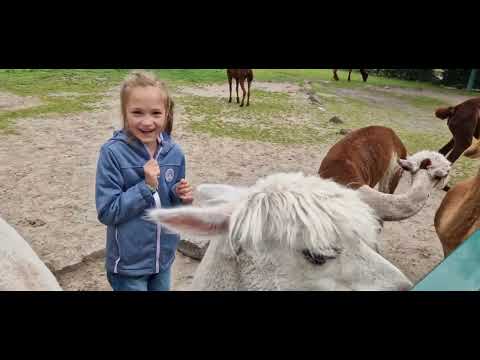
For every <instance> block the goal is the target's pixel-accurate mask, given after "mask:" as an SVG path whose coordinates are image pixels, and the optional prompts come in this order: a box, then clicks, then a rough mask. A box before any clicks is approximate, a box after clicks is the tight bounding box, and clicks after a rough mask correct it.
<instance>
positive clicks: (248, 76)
mask: <svg viewBox="0 0 480 360" xmlns="http://www.w3.org/2000/svg"><path fill="white" fill-rule="evenodd" d="M227 77H228V85H229V87H230V98H229V100H228V102H229V103H231V102H232V79H235V83H236V89H237V104H238V103H239V102H240V98H239V97H238V84H239V83H240V86H241V87H242V92H243V96H242V103H241V104H240V106H243V103H244V101H245V80H247V86H248V95H247V106H248V105H250V85H251V83H252V81H253V71H252V69H227Z"/></svg>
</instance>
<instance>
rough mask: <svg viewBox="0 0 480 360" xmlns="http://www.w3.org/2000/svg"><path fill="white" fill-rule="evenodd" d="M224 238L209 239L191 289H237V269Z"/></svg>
mask: <svg viewBox="0 0 480 360" xmlns="http://www.w3.org/2000/svg"><path fill="white" fill-rule="evenodd" d="M225 241H226V239H223V238H222V239H214V240H211V241H210V243H209V245H208V248H207V251H206V252H205V255H204V256H203V258H202V261H201V263H200V265H199V266H198V268H197V271H196V272H195V277H194V279H193V282H192V286H191V288H192V290H207V291H212V290H238V288H239V286H240V285H239V277H240V275H239V269H238V264H237V262H236V260H235V258H234V257H233V256H229V255H228V253H227V250H226V245H225Z"/></svg>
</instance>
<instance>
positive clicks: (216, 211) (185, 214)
mask: <svg viewBox="0 0 480 360" xmlns="http://www.w3.org/2000/svg"><path fill="white" fill-rule="evenodd" d="M146 218H147V219H148V220H150V221H153V222H156V223H158V224H161V225H163V226H164V227H166V228H167V229H168V230H170V231H173V232H176V233H181V234H184V235H190V236H206V237H210V236H217V235H223V234H226V233H227V232H228V226H229V222H230V213H229V210H228V208H226V207H210V208H198V207H193V206H182V207H178V208H173V209H153V210H149V211H148V212H147V216H146Z"/></svg>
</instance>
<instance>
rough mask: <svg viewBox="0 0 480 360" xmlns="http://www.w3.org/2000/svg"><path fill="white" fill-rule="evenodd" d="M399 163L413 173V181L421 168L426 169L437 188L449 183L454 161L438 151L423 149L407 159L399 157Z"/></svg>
mask: <svg viewBox="0 0 480 360" xmlns="http://www.w3.org/2000/svg"><path fill="white" fill-rule="evenodd" d="M398 163H399V165H400V166H401V167H402V168H403V169H404V170H406V171H408V172H409V173H411V174H412V181H413V180H414V178H415V175H416V174H417V172H418V171H419V170H422V169H424V170H426V171H427V173H428V175H429V177H430V179H431V181H432V183H433V185H434V188H436V189H443V187H445V185H447V183H448V179H449V174H450V169H451V167H452V163H451V162H450V161H448V160H447V159H446V158H445V156H443V155H442V154H440V153H439V152H436V151H429V150H422V151H419V152H417V153H415V154H413V155H411V156H409V157H407V159H406V160H403V159H399V160H398Z"/></svg>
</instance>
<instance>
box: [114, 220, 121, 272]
mask: <svg viewBox="0 0 480 360" xmlns="http://www.w3.org/2000/svg"><path fill="white" fill-rule="evenodd" d="M115 241H116V243H117V249H118V258H117V260H115V267H114V268H113V272H114V273H115V274H118V263H119V262H120V244H119V243H118V229H117V226H115Z"/></svg>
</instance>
